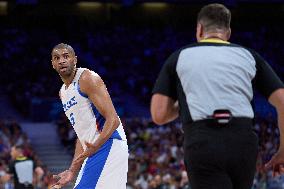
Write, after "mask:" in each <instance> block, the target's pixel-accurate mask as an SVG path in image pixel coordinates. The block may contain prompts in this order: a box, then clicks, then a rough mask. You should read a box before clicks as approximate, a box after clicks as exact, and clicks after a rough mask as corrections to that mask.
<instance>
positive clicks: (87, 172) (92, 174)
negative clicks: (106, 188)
mask: <svg viewBox="0 0 284 189" xmlns="http://www.w3.org/2000/svg"><path fill="white" fill-rule="evenodd" d="M112 143H113V140H112V139H109V140H107V141H106V142H105V143H104V144H103V145H102V146H101V148H100V149H99V150H98V151H97V152H96V153H95V154H94V155H92V156H91V157H89V158H88V160H87V162H86V164H85V167H84V170H83V174H82V178H81V180H80V182H79V184H78V185H77V186H76V187H75V189H95V188H96V185H97V183H98V180H99V178H100V176H101V174H102V171H103V169H104V166H105V163H106V161H107V158H108V156H109V152H110V150H111V147H112ZM110 182H111V181H110Z"/></svg>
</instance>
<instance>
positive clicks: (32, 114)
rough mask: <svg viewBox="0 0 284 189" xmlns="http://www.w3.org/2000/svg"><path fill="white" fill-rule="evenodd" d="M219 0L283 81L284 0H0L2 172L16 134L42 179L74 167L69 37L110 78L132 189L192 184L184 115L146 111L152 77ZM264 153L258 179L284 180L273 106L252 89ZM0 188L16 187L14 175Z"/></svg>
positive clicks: (267, 182) (245, 40) (41, 188)
mask: <svg viewBox="0 0 284 189" xmlns="http://www.w3.org/2000/svg"><path fill="white" fill-rule="evenodd" d="M212 2H218V3H223V4H225V5H226V6H227V7H228V8H230V9H231V11H232V25H231V28H232V38H231V40H230V41H231V42H233V43H237V44H241V45H243V46H246V47H249V48H252V49H254V50H256V51H257V52H259V53H260V54H261V55H262V56H263V57H264V58H265V59H266V60H267V61H268V62H269V64H270V65H271V66H272V67H273V68H274V70H275V71H276V72H277V74H278V75H279V76H280V78H281V79H282V81H284V63H283V62H284V47H283V42H284V38H283V31H284V24H283V23H284V1H283V0H267V1H265V0H224V1H209V0H208V1H207V0H204V1H200V0H168V1H143V0H114V1H111V0H104V1H75V0H66V1H51V0H11V1H2V0H0V71H1V72H0V158H1V162H0V176H2V175H5V172H6V171H7V166H8V164H9V162H10V161H11V157H10V150H11V146H12V145H15V144H22V145H24V146H25V151H24V153H25V155H27V156H29V157H32V158H33V159H34V160H35V161H36V163H37V165H39V166H40V167H42V169H43V170H44V174H43V175H41V176H39V177H35V178H34V183H35V186H36V188H38V189H45V188H50V186H51V175H52V174H54V173H58V172H60V171H63V170H65V169H66V168H68V166H69V164H70V162H71V160H72V155H73V150H74V141H75V139H76V135H75V133H74V131H73V130H72V127H71V126H70V124H69V122H68V120H67V118H66V117H65V115H64V112H63V108H62V105H61V102H60V101H59V98H58V91H59V89H60V87H61V85H62V82H61V80H60V77H59V76H58V75H57V73H56V72H55V71H54V70H53V69H52V66H51V62H50V60H51V56H50V54H51V50H52V48H53V47H54V46H55V45H56V44H58V43H61V42H64V43H67V44H70V45H71V46H72V47H73V48H74V49H75V52H76V55H77V56H78V66H79V67H87V68H89V69H92V70H94V71H95V72H97V73H98V74H99V75H100V76H101V77H102V78H103V80H104V81H105V83H106V85H107V88H108V91H109V93H110V95H111V97H112V100H113V102H114V104H115V107H116V110H117V112H118V114H119V115H120V117H121V119H122V121H123V124H124V129H125V131H126V133H127V137H128V142H129V148H130V160H129V175H128V189H188V188H190V187H189V186H188V182H190V179H188V178H187V175H186V172H185V168H184V163H183V150H182V140H183V138H182V131H181V125H180V123H179V122H178V121H176V122H174V123H171V124H169V125H165V126H162V127H158V126H156V125H155V124H153V123H152V121H151V119H150V113H149V104H150V96H151V90H152V87H153V84H154V82H155V79H156V78H157V75H158V73H159V71H160V69H161V67H162V65H163V63H164V61H165V60H166V59H167V57H168V56H169V55H170V54H171V53H172V52H173V51H174V50H176V49H178V48H180V47H182V46H185V45H187V44H189V43H192V42H195V41H196V40H195V25H196V17H197V13H198V11H199V10H200V8H201V7H202V6H204V5H205V4H208V3H212ZM254 106H255V114H256V122H255V131H256V132H257V133H258V135H259V137H260V140H259V156H258V161H257V172H256V175H255V180H254V186H253V188H254V189H281V188H284V177H283V176H280V177H276V178H272V176H271V172H265V171H264V168H263V164H264V163H265V162H267V161H268V160H269V159H270V158H271V156H272V154H273V153H275V151H276V150H277V147H278V143H279V131H278V129H277V119H276V114H275V110H274V109H273V108H272V107H271V106H270V105H269V104H268V103H267V102H266V99H264V98H263V97H262V96H261V95H259V94H258V93H257V91H256V92H255V96H254ZM0 188H5V189H6V188H9V189H12V188H13V184H12V180H11V181H10V182H7V183H1V184H0Z"/></svg>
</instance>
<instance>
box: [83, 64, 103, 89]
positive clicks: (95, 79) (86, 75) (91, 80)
mask: <svg viewBox="0 0 284 189" xmlns="http://www.w3.org/2000/svg"><path fill="white" fill-rule="evenodd" d="M101 83H103V80H102V78H101V77H100V75H99V74H98V73H96V72H94V71H92V70H89V69H87V68H86V69H84V71H83V72H82V74H81V77H80V86H82V85H85V86H88V85H97V84H101Z"/></svg>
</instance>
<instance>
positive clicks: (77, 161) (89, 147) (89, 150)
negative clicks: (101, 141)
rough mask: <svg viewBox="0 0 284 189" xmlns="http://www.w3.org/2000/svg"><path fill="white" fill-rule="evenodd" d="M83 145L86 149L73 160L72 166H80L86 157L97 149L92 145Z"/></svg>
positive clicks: (86, 143) (87, 143)
mask: <svg viewBox="0 0 284 189" xmlns="http://www.w3.org/2000/svg"><path fill="white" fill-rule="evenodd" d="M85 145H86V146H87V149H86V150H85V151H84V152H83V153H82V154H80V155H79V156H78V157H77V158H76V159H75V161H74V163H73V164H75V165H82V164H83V162H84V160H85V159H86V158H87V157H89V156H91V155H93V154H94V153H95V152H96V151H97V147H96V146H94V145H93V144H92V143H89V142H85Z"/></svg>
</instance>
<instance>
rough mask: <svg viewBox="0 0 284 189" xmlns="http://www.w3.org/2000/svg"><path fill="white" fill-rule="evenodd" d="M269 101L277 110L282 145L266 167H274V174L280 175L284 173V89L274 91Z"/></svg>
mask: <svg viewBox="0 0 284 189" xmlns="http://www.w3.org/2000/svg"><path fill="white" fill-rule="evenodd" d="M269 102H270V103H271V104H272V105H273V106H274V107H275V108H276V110H277V115H278V127H279V130H280V146H279V149H278V152H277V153H276V154H275V155H274V156H273V157H272V158H271V160H270V161H269V162H268V163H267V164H266V168H273V176H278V175H279V174H282V173H284V166H283V165H284V89H278V90H276V91H274V92H273V93H272V94H271V95H270V97H269Z"/></svg>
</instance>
